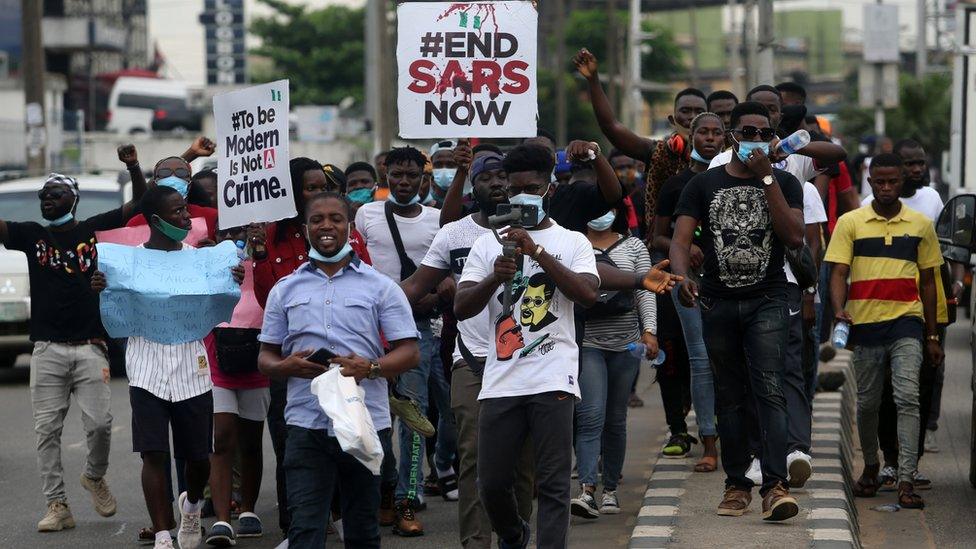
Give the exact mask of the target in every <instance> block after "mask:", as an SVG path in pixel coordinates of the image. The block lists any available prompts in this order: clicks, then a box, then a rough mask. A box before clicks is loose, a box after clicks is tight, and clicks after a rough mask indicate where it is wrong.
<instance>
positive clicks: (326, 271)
mask: <svg viewBox="0 0 976 549" xmlns="http://www.w3.org/2000/svg"><path fill="white" fill-rule="evenodd" d="M305 216H306V217H305V223H306V225H305V229H306V237H307V238H308V240H309V244H310V251H309V254H308V255H309V262H308V264H306V265H303V266H302V267H300V268H299V269H298V270H297V271H295V272H294V273H292V274H291V275H289V276H288V277H285V278H283V279H281V280H280V281H279V282H278V284H277V285H276V286H275V287H274V289H273V290H271V294H270V295H269V297H268V303H267V306H266V307H265V313H264V327H263V329H262V332H261V335H260V336H259V338H258V339H259V340H260V341H261V343H262V345H261V355H260V358H259V360H258V362H259V367H260V369H261V371H262V372H263V373H265V374H266V375H268V376H271V377H277V378H287V379H288V404H287V406H286V408H285V421H286V423H287V424H288V440H287V443H286V447H285V460H284V467H285V476H286V479H287V485H288V507H289V511H290V512H291V517H292V519H291V526H290V527H289V530H288V541H289V546H290V547H322V546H323V545H324V544H325V537H326V534H325V532H326V521H325V520H324V518H323V517H327V516H328V513H329V508H330V506H331V503H332V502H331V500H332V495H333V493H334V488H335V485H336V483H339V485H340V486H341V493H343V494H350V497H348V498H343V501H342V516H343V518H344V519H345V520H344V521H343V522H344V524H345V543H346V546H347V547H379V546H380V532H379V520H378V516H377V513H376V510H377V508H378V507H379V496H380V487H379V483H380V479H379V477H377V476H374V475H373V474H372V473H371V472H370V471H369V470H368V469H367V468H366V467H365V466H364V465H363V464H361V463H360V462H359V461H358V460H356V458H354V457H353V456H351V455H349V454H346V453H345V452H343V451H342V449H341V448H340V447H339V443H338V441H337V440H336V438H335V436H334V433H333V430H332V424H331V421H330V420H329V417H328V416H327V415H326V414H325V412H323V411H322V408H321V407H320V406H319V403H318V398H317V397H316V396H315V395H313V394H312V392H311V381H312V379H313V378H315V377H316V376H318V375H319V374H321V373H323V372H325V371H326V370H327V369H328V367H326V366H322V365H320V364H316V363H313V362H309V361H308V360H306V358H307V357H308V356H309V355H310V354H312V353H313V352H315V351H317V350H319V349H325V350H327V351H329V352H331V353H332V354H334V355H336V357H337V358H334V359H332V361H331V362H332V365H334V366H336V367H341V368H342V375H344V376H349V377H354V378H355V379H356V382H357V383H359V384H360V385H361V386H362V387H363V389H364V390H365V393H366V397H365V402H366V407H367V409H369V411H370V415H371V416H372V419H373V425H374V427H375V428H376V429H377V430H378V431H381V430H383V429H389V428H390V411H389V404H388V397H387V395H388V393H387V381H386V380H387V379H388V378H395V377H396V376H398V375H400V374H402V373H403V372H405V371H407V370H409V369H411V368H414V367H415V366H416V365H417V364H418V362H419V361H420V351H419V348H418V345H417V337H418V334H417V330H416V325H415V324H414V322H413V315H412V313H411V311H410V304H409V303H408V302H407V298H406V296H405V295H404V293H403V291H402V290H401V289H400V287H399V286H398V285H397V284H396V283H395V282H393V281H392V280H390V279H389V278H388V277H386V276H384V275H382V274H380V273H379V272H378V271H375V270H374V269H373V268H372V267H370V266H369V265H366V264H365V263H362V262H361V261H360V260H359V258H358V257H356V256H355V255H354V254H353V253H352V250H351V248H350V245H349V242H348V237H349V222H350V208H349V203H348V202H346V200H345V199H344V198H342V197H340V196H339V195H336V194H332V193H323V194H320V195H318V196H316V197H315V198H313V199H312V200H310V201H309V202H308V203H307V205H306V210H305ZM380 332H382V333H383V335H384V336H385V337H386V339H387V341H389V345H390V347H391V348H392V349H391V350H390V352H389V353H387V354H385V355H384V354H383V347H382V343H381V337H380Z"/></svg>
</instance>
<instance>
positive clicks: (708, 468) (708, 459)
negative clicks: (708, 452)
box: [695, 456, 718, 473]
mask: <svg viewBox="0 0 976 549" xmlns="http://www.w3.org/2000/svg"><path fill="white" fill-rule="evenodd" d="M716 469H718V458H717V457H714V456H702V458H701V459H700V460H699V461H698V463H696V464H695V472H696V473H712V472H714V471H715V470H716Z"/></svg>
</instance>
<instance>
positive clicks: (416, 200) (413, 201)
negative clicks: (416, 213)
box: [386, 191, 420, 207]
mask: <svg viewBox="0 0 976 549" xmlns="http://www.w3.org/2000/svg"><path fill="white" fill-rule="evenodd" d="M386 199H387V200H389V201H390V202H392V203H394V204H396V205H397V206H400V207H405V206H413V205H414V204H418V203H420V195H419V194H415V195H413V198H411V199H410V200H408V201H407V202H405V203H402V202H400V201H399V200H397V198H396V195H394V194H393V191H390V194H388V195H387V196H386Z"/></svg>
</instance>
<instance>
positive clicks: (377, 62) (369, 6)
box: [366, 0, 393, 154]
mask: <svg viewBox="0 0 976 549" xmlns="http://www.w3.org/2000/svg"><path fill="white" fill-rule="evenodd" d="M389 41H390V40H389V31H388V29H387V21H386V1H385V0H372V1H370V2H366V116H367V117H369V120H370V122H371V124H372V133H373V151H372V154H377V153H379V152H380V151H385V150H387V149H388V148H389V146H390V141H391V140H392V135H391V132H390V129H389V128H390V127H391V122H392V121H391V120H390V118H391V116H392V114H393V113H392V111H390V110H389V105H388V94H387V91H386V88H389V87H391V86H390V85H389V80H390V74H389V71H390V70H391V69H390V67H391V65H390V57H392V55H393V51H392V50H391V49H390V48H389Z"/></svg>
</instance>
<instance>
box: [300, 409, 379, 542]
mask: <svg viewBox="0 0 976 549" xmlns="http://www.w3.org/2000/svg"><path fill="white" fill-rule="evenodd" d="M284 468H285V476H286V477H287V479H288V481H287V483H288V510H289V512H290V513H291V525H290V526H289V528H288V546H289V547H292V548H295V549H304V548H307V547H316V548H318V547H323V546H325V533H326V528H327V526H328V522H329V510H330V509H331V505H332V496H333V494H335V488H336V485H337V484H338V485H339V491H340V492H341V493H343V494H346V495H347V496H348V497H344V498H341V500H342V501H341V503H342V519H343V520H342V524H343V527H344V532H343V533H344V537H345V544H346V547H357V548H359V547H376V548H378V547H379V546H380V521H379V515H378V514H377V512H376V510H377V509H379V506H380V477H378V476H374V475H373V474H372V473H371V472H370V471H369V469H367V468H366V466H365V465H363V464H362V463H360V462H359V460H357V459H356V458H354V457H352V456H351V455H349V454H347V453H345V452H343V451H342V448H341V447H340V446H339V441H337V440H336V438H335V437H331V436H329V434H328V433H327V432H326V431H324V430H313V429H304V428H302V427H296V426H294V425H289V426H288V441H287V442H286V443H285V460H284Z"/></svg>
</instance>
